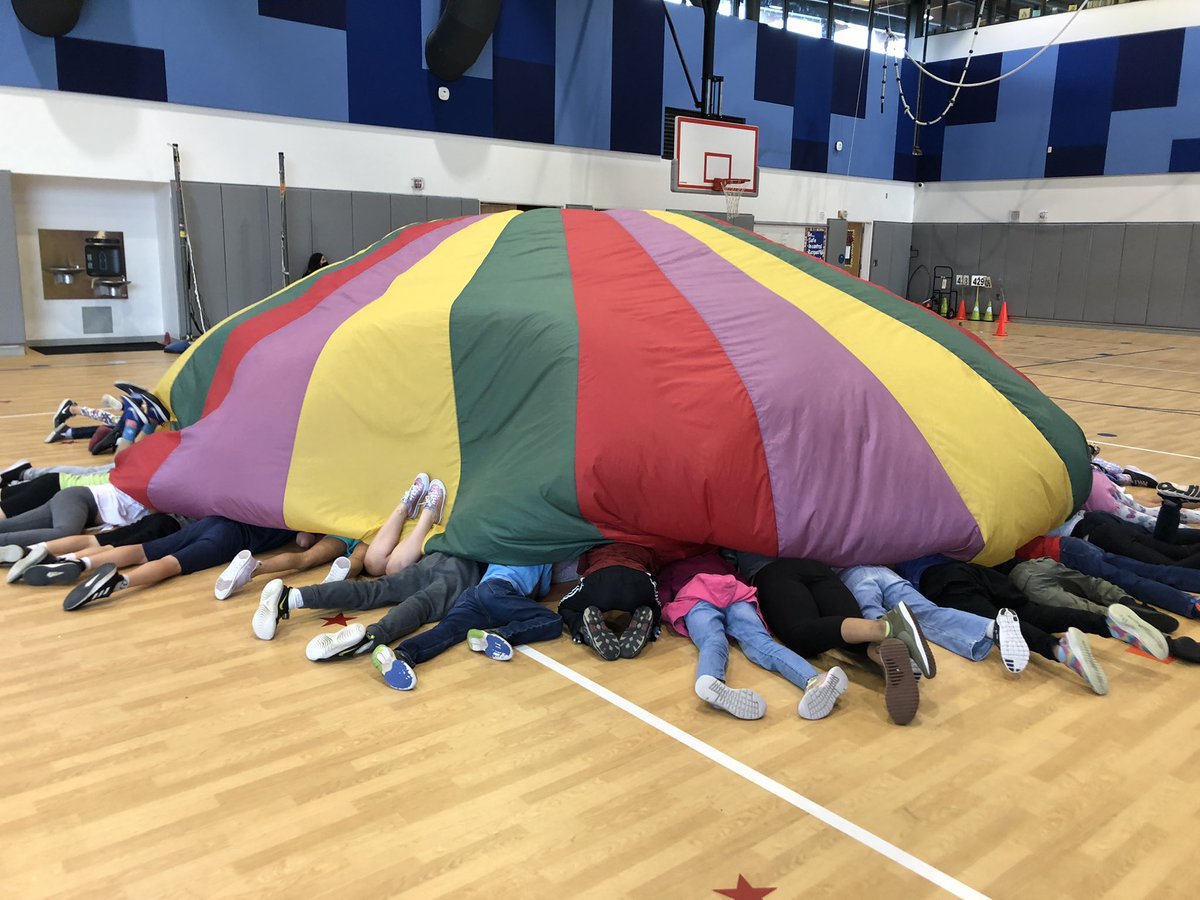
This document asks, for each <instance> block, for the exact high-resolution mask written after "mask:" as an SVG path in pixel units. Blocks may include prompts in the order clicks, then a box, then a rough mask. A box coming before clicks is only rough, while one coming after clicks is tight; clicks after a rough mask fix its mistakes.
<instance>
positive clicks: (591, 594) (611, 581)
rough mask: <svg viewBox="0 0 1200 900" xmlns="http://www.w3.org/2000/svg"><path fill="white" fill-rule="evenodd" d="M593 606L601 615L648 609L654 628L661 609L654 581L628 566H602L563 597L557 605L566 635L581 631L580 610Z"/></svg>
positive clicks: (572, 635) (581, 616) (656, 625)
mask: <svg viewBox="0 0 1200 900" xmlns="http://www.w3.org/2000/svg"><path fill="white" fill-rule="evenodd" d="M589 606H595V607H596V608H598V609H599V610H600V612H602V613H606V612H627V613H630V614H632V613H634V612H636V611H637V610H638V608H639V607H642V606H648V607H650V610H651V612H653V613H654V628H657V627H658V620H659V617H660V616H661V614H662V608H661V607H660V606H659V605H658V589H657V588H656V587H655V584H654V579H653V578H651V577H650V576H649V575H647V574H646V573H645V572H642V571H640V570H638V569H631V568H629V567H628V566H605V567H604V568H603V569H596V570H595V571H594V572H591V573H589V574H588V575H586V576H584V578H583V580H582V581H580V582H579V586H578V587H577V588H575V589H574V590H573V591H571V592H570V593H569V594H567V595H566V596H565V597H563V599H562V602H561V603H559V605H558V614H559V615H560V616H562V619H563V625H565V626H566V629H567V634H569V635H571V637H575V636H576V635H578V634H580V632H581V631H582V629H583V611H584V610H585V609H587V608H588V607H589Z"/></svg>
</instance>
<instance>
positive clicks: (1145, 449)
mask: <svg viewBox="0 0 1200 900" xmlns="http://www.w3.org/2000/svg"><path fill="white" fill-rule="evenodd" d="M1092 443H1093V444H1099V445H1101V446H1102V447H1120V448H1121V449H1122V450H1141V451H1142V452H1143V453H1158V454H1161V455H1162V456H1178V457H1179V458H1180V459H1200V456H1191V455H1189V454H1187V453H1172V452H1171V451H1170V450H1151V449H1150V448H1149V447H1131V446H1129V445H1128V444H1114V443H1111V442H1110V441H1100V440H1095V441H1092Z"/></svg>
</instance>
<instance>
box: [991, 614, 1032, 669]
mask: <svg viewBox="0 0 1200 900" xmlns="http://www.w3.org/2000/svg"><path fill="white" fill-rule="evenodd" d="M994 641H995V643H996V646H997V647H999V648H1000V659H1001V660H1003V661H1004V668H1006V669H1008V671H1010V672H1012V673H1013V674H1014V675H1017V674H1020V673H1021V672H1024V671H1025V667H1026V666H1027V665H1029V645H1028V644H1027V643H1025V638H1024V636H1023V635H1022V634H1021V620H1020V619H1018V618H1017V614H1016V613H1015V612H1013V611H1012V610H1011V609H1002V610H1000V612H999V613H997V614H996V637H995V638H994Z"/></svg>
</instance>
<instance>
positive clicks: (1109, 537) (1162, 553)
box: [1071, 513, 1200, 569]
mask: <svg viewBox="0 0 1200 900" xmlns="http://www.w3.org/2000/svg"><path fill="white" fill-rule="evenodd" d="M1159 515H1162V513H1159ZM1168 515H1169V514H1168ZM1071 534H1072V535H1073V536H1074V537H1081V538H1086V539H1087V540H1089V541H1091V542H1092V543H1093V544H1095V545H1096V546H1097V547H1099V548H1101V549H1102V550H1107V551H1108V552H1109V553H1116V554H1117V555H1118V556H1128V557H1129V558H1130V559H1136V560H1138V561H1139V562H1144V563H1152V564H1153V565H1156V566H1184V567H1185V568H1188V569H1200V550H1197V549H1196V548H1195V547H1194V546H1191V545H1180V544H1173V543H1169V542H1168V541H1160V540H1158V539H1157V538H1155V537H1154V536H1153V535H1149V534H1146V532H1144V531H1142V530H1141V529H1140V528H1138V527H1137V526H1136V525H1130V524H1129V523H1128V522H1122V521H1121V520H1120V519H1118V518H1117V517H1116V516H1110V515H1108V514H1107V513H1088V514H1087V515H1086V516H1084V517H1083V520H1082V521H1081V522H1080V523H1079V524H1078V525H1076V526H1075V528H1074V530H1073V531H1072V532H1071Z"/></svg>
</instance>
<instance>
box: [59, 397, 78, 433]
mask: <svg viewBox="0 0 1200 900" xmlns="http://www.w3.org/2000/svg"><path fill="white" fill-rule="evenodd" d="M74 405H75V401H74V400H64V401H63V402H62V403H60V404H58V411H57V412H55V413H54V427H55V428H57V427H58V426H59V425H62V424H63V423H65V422H66V421H67V419H69V418H71V407H72V406H74Z"/></svg>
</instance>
